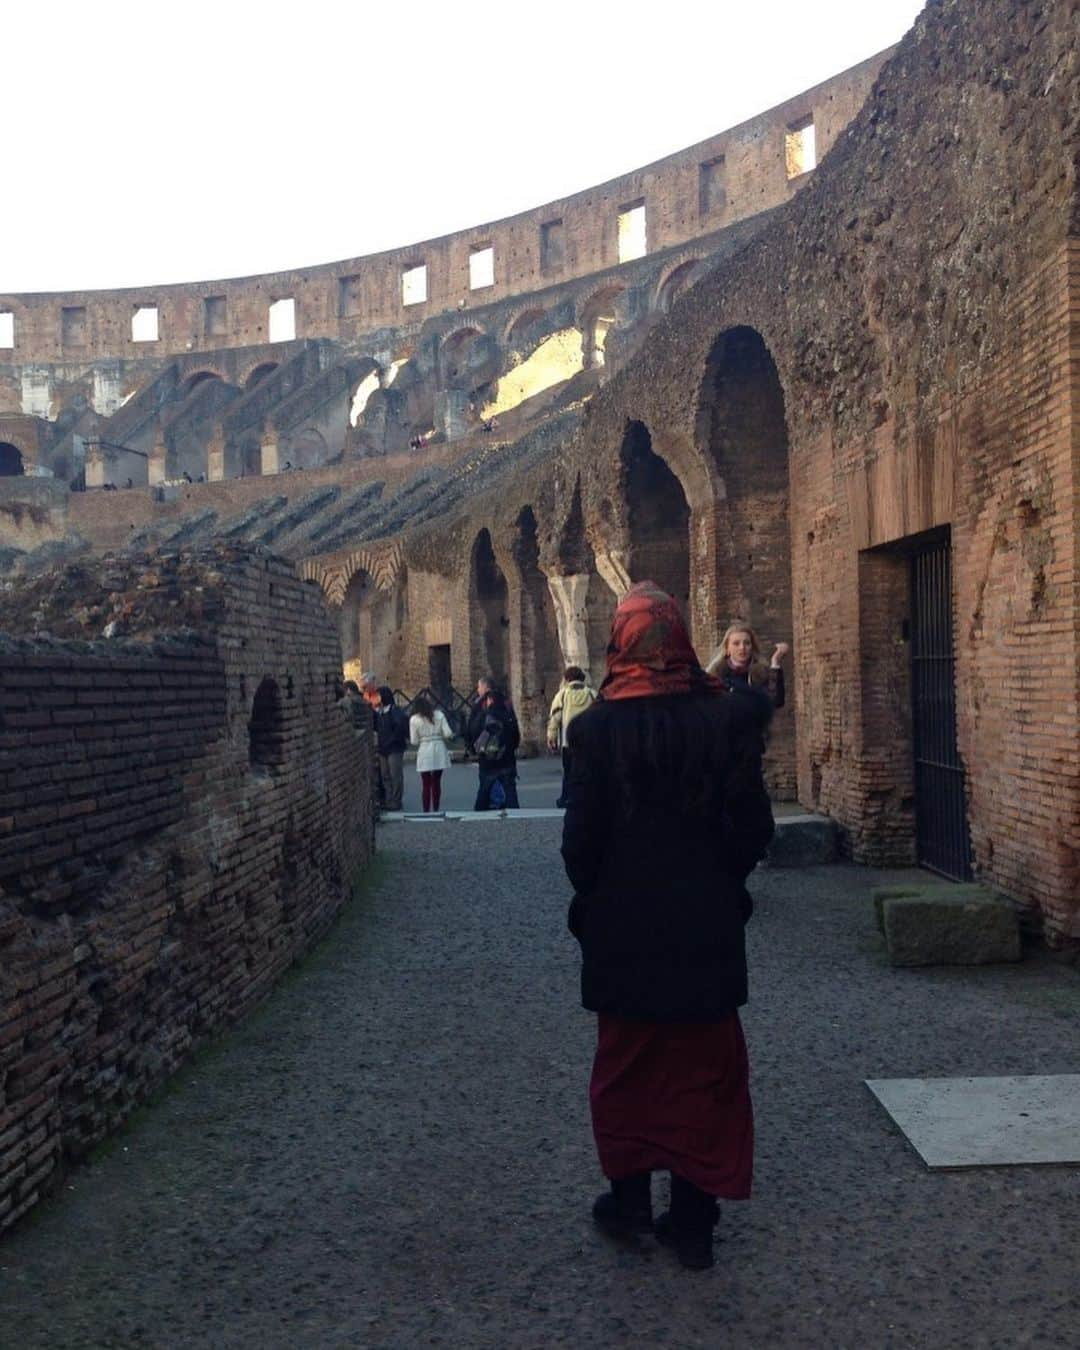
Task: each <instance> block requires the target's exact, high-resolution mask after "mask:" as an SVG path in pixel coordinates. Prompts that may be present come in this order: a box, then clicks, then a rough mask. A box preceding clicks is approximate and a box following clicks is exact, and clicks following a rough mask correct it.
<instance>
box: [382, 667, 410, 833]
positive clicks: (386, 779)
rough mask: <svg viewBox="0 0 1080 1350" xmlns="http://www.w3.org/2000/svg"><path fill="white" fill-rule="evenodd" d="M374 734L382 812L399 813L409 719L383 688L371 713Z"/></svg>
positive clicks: (403, 781) (383, 686)
mask: <svg viewBox="0 0 1080 1350" xmlns="http://www.w3.org/2000/svg"><path fill="white" fill-rule="evenodd" d="M375 733H376V736H377V737H378V747H379V783H380V785H381V796H382V804H383V809H384V810H386V811H400V810H401V797H402V793H403V792H404V790H405V773H404V768H403V765H404V762H405V747H406V746H407V745H408V743H409V718H408V715H407V714H406V713H405V712H403V711H402V709H401V708H399V707H398V706H397V704H396V703H395V702H394V691H393V690H392V689H391V688H390V686H389V685H387V684H384V685H382V686H381V687H380V689H379V706H378V708H377V709H376V710H375Z"/></svg>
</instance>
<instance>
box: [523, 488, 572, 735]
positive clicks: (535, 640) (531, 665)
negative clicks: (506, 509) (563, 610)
mask: <svg viewBox="0 0 1080 1350" xmlns="http://www.w3.org/2000/svg"><path fill="white" fill-rule="evenodd" d="M516 523H517V531H516V533H515V535H514V544H513V553H514V562H515V563H516V564H517V568H518V575H519V577H520V579H521V595H522V606H521V671H520V678H521V706H520V707H519V709H518V714H519V716H520V717H521V718H522V722H523V725H527V726H528V727H529V734H530V735H533V736H535V737H536V738H537V739H538V740H540V739H542V737H543V730H544V722H545V721H546V717H547V711H548V708H549V707H550V705H551V700H552V699H553V698H554V697H555V691H556V690H557V689H558V687H559V683H560V678H561V674H562V664H563V663H562V656H561V653H560V650H559V636H558V625H557V622H556V618H555V605H554V603H553V601H552V599H551V592H550V590H549V589H548V584H547V578H546V577H545V576H544V574H543V572H541V570H540V541H539V538H538V535H537V527H536V515H535V513H534V512H533V509H532V507H531V506H526V507H524V508H523V509H522V510H521V512H520V513H519V515H518V518H517V522H516Z"/></svg>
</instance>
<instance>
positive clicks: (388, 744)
mask: <svg viewBox="0 0 1080 1350" xmlns="http://www.w3.org/2000/svg"><path fill="white" fill-rule="evenodd" d="M375 731H376V734H377V736H378V739H379V754H380V755H401V754H404V753H405V747H406V746H407V745H408V744H409V718H408V714H406V713H405V712H403V711H402V709H401V708H398V707H397V706H395V705H394V704H391V705H390V707H389V708H387V709H386V710H385V711H383V712H377V713H376V714H375Z"/></svg>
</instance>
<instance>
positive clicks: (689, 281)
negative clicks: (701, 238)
mask: <svg viewBox="0 0 1080 1350" xmlns="http://www.w3.org/2000/svg"><path fill="white" fill-rule="evenodd" d="M704 270H705V264H704V263H703V262H702V260H701V259H700V258H689V259H687V261H686V262H682V263H680V264H679V265H678V267H674V268H672V270H671V271H670V272H669V273H668V274H667V276H666V277H665V278H664V279H663V281H661V283H660V285H659V286H658V287H657V288H656V300H655V303H654V308H655V309H656V310H657V311H658V312H659V313H660V314H667V313H669V312H670V310H671V306H672V305H673V304H674V303H675V301H676V300H677V299H678V298H679V296H680V295H682V293H683V291H685V290H687V289H688V288H689V287H690V286H692V285H693V284H694V282H695V281H697V279H698V278H699V277H700V276H701V274H702V272H703V271H704Z"/></svg>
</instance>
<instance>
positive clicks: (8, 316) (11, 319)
mask: <svg viewBox="0 0 1080 1350" xmlns="http://www.w3.org/2000/svg"><path fill="white" fill-rule="evenodd" d="M14 346H15V315H14V314H13V313H12V312H11V310H10V309H4V310H0V347H14Z"/></svg>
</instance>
